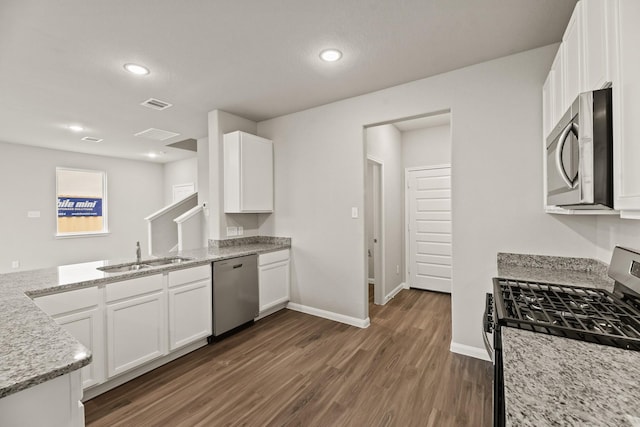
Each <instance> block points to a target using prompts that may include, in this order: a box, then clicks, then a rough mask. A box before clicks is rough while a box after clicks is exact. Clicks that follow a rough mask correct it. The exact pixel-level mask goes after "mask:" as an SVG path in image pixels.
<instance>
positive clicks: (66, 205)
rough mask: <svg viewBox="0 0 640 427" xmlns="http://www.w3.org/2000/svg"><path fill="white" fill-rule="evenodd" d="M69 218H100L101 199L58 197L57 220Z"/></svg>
mask: <svg viewBox="0 0 640 427" xmlns="http://www.w3.org/2000/svg"><path fill="white" fill-rule="evenodd" d="M69 216H102V199H98V198H91V197H82V198H77V197H58V218H59V217H69Z"/></svg>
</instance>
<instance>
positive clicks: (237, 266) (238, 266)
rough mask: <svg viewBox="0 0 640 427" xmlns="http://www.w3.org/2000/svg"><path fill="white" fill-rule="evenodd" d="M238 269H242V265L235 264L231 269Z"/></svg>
mask: <svg viewBox="0 0 640 427" xmlns="http://www.w3.org/2000/svg"><path fill="white" fill-rule="evenodd" d="M240 267H242V264H236V265H234V266H233V268H240Z"/></svg>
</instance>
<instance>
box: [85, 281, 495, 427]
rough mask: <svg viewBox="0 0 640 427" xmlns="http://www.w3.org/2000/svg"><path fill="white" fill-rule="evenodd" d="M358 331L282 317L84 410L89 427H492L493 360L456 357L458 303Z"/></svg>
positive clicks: (401, 303) (376, 320) (406, 307)
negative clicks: (453, 308) (454, 325)
mask: <svg viewBox="0 0 640 427" xmlns="http://www.w3.org/2000/svg"><path fill="white" fill-rule="evenodd" d="M370 317H371V326H370V327H369V328H367V329H359V328H355V327H352V326H347V325H344V324H340V323H336V322H332V321H329V320H324V319H320V318H317V317H313V316H309V315H305V314H302V313H297V312H294V311H289V310H282V311H280V312H278V313H276V314H274V315H272V316H270V317H268V318H266V319H263V320H261V321H259V322H257V323H256V324H255V325H254V326H253V327H251V328H249V329H246V330H244V331H242V332H240V333H238V334H236V335H234V336H232V337H230V338H228V339H226V340H223V341H221V342H219V343H216V344H214V345H210V346H207V347H204V348H202V349H199V350H197V351H195V352H193V353H190V354H188V355H187V356H184V357H182V358H180V359H178V360H176V361H174V362H172V363H170V364H168V365H165V366H163V367H161V368H158V369H156V370H154V371H152V372H150V373H148V374H146V375H144V376H142V377H139V378H137V379H135V380H133V381H131V382H129V383H127V384H124V385H122V386H120V387H118V388H116V389H114V390H112V391H110V392H108V393H105V394H103V395H101V396H98V397H96V398H95V399H92V400H90V401H88V402H86V403H85V414H86V423H87V426H282V425H287V426H323V427H324V426H403V427H404V426H474V427H477V426H490V425H491V376H492V370H491V364H490V363H488V362H482V361H479V360H476V359H472V358H469V357H465V356H460V355H456V354H453V353H451V352H449V344H450V341H451V298H450V297H449V296H448V295H444V294H438V293H431V292H424V291H417V290H403V291H402V292H400V294H398V295H397V296H396V297H395V298H394V299H393V300H391V301H390V302H389V303H387V305H385V306H375V305H372V304H371V305H370Z"/></svg>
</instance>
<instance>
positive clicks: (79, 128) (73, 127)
mask: <svg viewBox="0 0 640 427" xmlns="http://www.w3.org/2000/svg"><path fill="white" fill-rule="evenodd" d="M69 129H70V130H72V131H74V132H82V131H83V130H84V128H83V127H82V126H80V125H69Z"/></svg>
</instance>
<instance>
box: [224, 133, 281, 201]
mask: <svg viewBox="0 0 640 427" xmlns="http://www.w3.org/2000/svg"><path fill="white" fill-rule="evenodd" d="M224 211H225V212H226V213H242V212H245V213H250V212H273V142H272V141H270V140H268V139H265V138H261V137H259V136H256V135H251V134H248V133H245V132H240V131H236V132H231V133H228V134H225V135H224Z"/></svg>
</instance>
